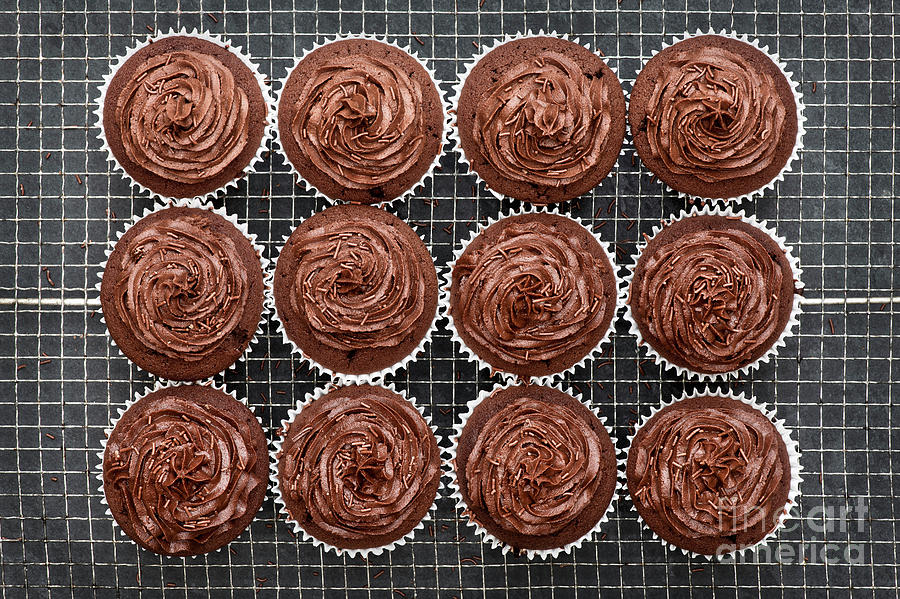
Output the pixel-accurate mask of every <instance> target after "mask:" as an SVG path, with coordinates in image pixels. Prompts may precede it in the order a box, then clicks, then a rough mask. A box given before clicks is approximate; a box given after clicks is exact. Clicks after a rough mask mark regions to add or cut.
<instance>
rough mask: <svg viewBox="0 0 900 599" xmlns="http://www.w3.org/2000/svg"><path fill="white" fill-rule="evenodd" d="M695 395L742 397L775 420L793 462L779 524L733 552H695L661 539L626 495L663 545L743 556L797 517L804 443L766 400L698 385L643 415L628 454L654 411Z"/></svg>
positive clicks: (712, 557)
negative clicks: (801, 443)
mask: <svg viewBox="0 0 900 599" xmlns="http://www.w3.org/2000/svg"><path fill="white" fill-rule="evenodd" d="M695 397H721V398H724V399H733V400H736V401H740V402H741V403H744V404H746V405H748V406H750V407H752V408H753V409H755V410H757V411H758V412H760V413H762V414H763V415H764V416H765V417H766V418H767V419H768V420H769V421H770V422H772V424H773V425H774V426H775V429H776V430H777V431H778V433H779V434H780V435H781V438H782V440H783V441H784V444H785V447H787V454H788V461H789V462H790V468H791V471H790V475H791V482H790V486H789V488H788V497H787V502H786V503H785V506H784V510H782V512H780V513H779V516H778V521H777V523H776V525H775V527H774V528H773V529H772V530H771V531H770V532H769V533H768V534H766V536H764V537H763V538H762V539H760V540H759V541H758V542H756V543H754V544H753V545H749V546H747V547H743V548H741V549H736V550H734V551H730V552H723V553H720V554H718V555H707V554H704V553H695V552H693V551H690V550H688V549H683V548H681V547H678V546H676V545H673V544H672V543H669V542H668V541H666V540H664V539H661V538H660V537H659V535H657V534H656V533H655V532H654V531H653V529H651V528H650V527H649V526H647V523H646V522H644V519H643V518H641V515H640V514H639V513H638V511H637V507H635V505H634V500H633V499H632V498H631V495H630V494H628V493H627V492H626V493H625V494H624V495H625V496H626V497H627V498H628V503H630V504H631V509H632V510H634V513H635V515H636V516H637V519H638V522H640V524H641V527H642V528H643V529H645V530H647V531H649V532H650V533H651V534H652V535H653V538H654V539H655V540H657V541H659V542H660V543H661V544H662V546H663V547H667V548H668V549H671V550H672V551H681V553H682V554H684V555H690V556H691V557H704V558H706V559H707V560H709V561H719V560H725V559H730V558H736V557H737V556H739V555H740V556H743V555H744V553H746V552H747V551H751V552H753V551H756V550H757V549H759V548H760V547H763V546H765V545H767V544H768V543H769V542H770V541H772V540H773V539H774V538H775V537H776V536H777V535H778V531H779V530H780V529H781V528H783V527H784V525H785V522H787V520H788V519H790V518H792V517H796V515H795V514H793V513H791V508H792V507H797V506H798V501H799V498H800V484H801V483H802V482H803V477H802V474H801V473H802V471H803V465H802V464H800V457H801V454H800V446H799V444H798V443H797V441H795V440H794V439H793V438H792V437H791V430H790V429H788V428H787V427H785V425H784V420H779V419H778V417H777V415H776V410H775V409H774V408H773V409H772V410H769V409H768V408H767V406H766V404H764V403H759V402H757V401H756V398H755V397H749V398H748V397H745V396H744V394H743V393H740V394H735V393H733V392H731V391H727V392H723V391H718V390H716V391H712V390H710V389H709V388H705V389H697V390H695V391H693V392H685V393H684V394H682V396H681V397H678V398H674V399H672V400H671V401H668V402H666V401H663V402H661V403H660V405H659V406H657V407H654V408H651V409H650V413H649V414H646V415H644V416H642V417H641V418H640V421H639V422H638V423H637V424H636V425H635V427H634V433H633V434H631V435H628V436H627V437H626V439H627V440H628V449H627V450H626V454H628V452H630V451H631V444H632V441H634V437H635V436H636V435H637V432H638V431H639V430H640V429H641V427H642V426H644V425H645V424H646V423H647V422H648V421H649V420H650V419H651V418H652V417H653V416H654V415H656V413H657V412H659V411H660V410H662V409H663V408H666V407H668V406H671V405H672V404H675V403H678V402H679V401H683V400H686V399H693V398H695ZM625 463H626V464H627V458H626V460H625Z"/></svg>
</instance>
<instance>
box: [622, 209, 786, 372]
mask: <svg viewBox="0 0 900 599" xmlns="http://www.w3.org/2000/svg"><path fill="white" fill-rule="evenodd" d="M705 215H706V216H722V217H726V218H739V219H740V220H741V221H743V222H745V223H747V224H749V225H752V226H753V227H756V228H757V229H759V230H761V231H763V232H764V233H766V234H767V235H769V236H770V237H771V238H772V239H773V240H774V241H775V242H776V243H777V244H778V246H779V247H780V248H781V249H782V250H783V251H784V254H785V257H786V258H787V260H788V262H789V263H790V265H791V272H792V273H793V277H794V286H795V292H794V298H793V305H792V307H791V313H790V316H789V318H788V321H787V323H786V324H785V325H784V330H783V331H782V332H781V335H779V337H778V339H776V340H775V342H774V343H773V344H772V346H771V347H770V348H769V349H767V350H766V351H765V352H764V353H763V354H762V355H761V356H760V357H759V358H757V359H756V360H754V361H753V362H751V363H749V364H747V365H746V366H742V367H741V368H738V369H736V370H731V371H728V372H720V373H705V372H696V371H694V370H690V369H689V368H685V367H683V366H679V365H678V364H674V363H673V362H670V361H669V360H667V359H666V358H664V357H663V356H662V355H661V354H660V353H659V352H657V351H656V350H655V349H653V346H652V345H650V344H649V343H648V342H647V341H645V340H644V338H643V336H642V335H641V331H640V328H639V327H638V324H637V321H636V320H635V319H634V314H633V313H632V310H631V302H630V301H629V298H630V293H631V291H630V289H631V282H632V280H633V279H634V273H635V269H636V268H637V264H638V260H639V259H640V257H641V254H642V253H643V251H644V250H645V249H646V247H647V245H648V244H649V243H650V241H652V240H653V238H654V237H656V235H657V234H659V232H660V231H662V230H663V228H664V226H667V225H670V224H672V223H674V222H677V221H680V220H682V219H685V218H690V217H692V216H705ZM802 274H803V271H802V269H801V268H800V261H799V259H798V258H797V257H795V256H794V255H793V252H792V247H791V246H789V245H787V242H786V240H785V238H784V237H781V236H779V235H778V234H777V233H776V232H775V230H774V229H771V228H769V226H768V224H767V223H766V221H764V220H763V221H760V220H757V219H756V217H754V216H753V215H747V214H745V213H744V211H743V210H733V209H732V208H731V207H730V206H726V207H724V208H723V207H719V206H710V205H702V206H694V207H692V208H691V209H690V210H689V211H688V210H681V212H680V213H679V214H678V216H672V217H670V218H669V219H667V220H666V221H665V225H658V226H654V227H653V234H652V235H649V236H647V237H645V238H644V241H643V242H641V243H640V244H639V245H638V248H637V253H636V254H635V255H634V258H633V261H632V263H631V264H630V265H628V274H627V275H626V276H625V283H624V285H623V290H624V296H623V297H624V303H625V312H624V314H623V315H622V316H623V318H624V319H625V320H626V321H627V322H628V332H629V333H631V334H632V335H634V336H635V337H637V344H638V347H639V348H643V349H644V351H646V352H647V357H649V358H652V359H653V361H654V363H656V364H658V365H659V366H661V367H663V368H665V369H672V370H674V371H675V372H676V374H677V375H678V376H683V377H687V378H691V379H699V380H700V381H723V380H726V379H728V378H729V377H732V376H733V377H737V376H740V375H748V374H750V373H751V372H752V371H754V370H756V369H758V368H759V367H760V365H762V364H765V363H767V362H769V361H770V360H772V359H773V358H775V357H776V356H777V355H778V351H779V349H780V348H782V347H784V346H785V345H786V340H787V338H788V337H791V336H792V335H793V334H794V328H795V327H799V326H800V313H801V312H802V308H801V299H802V296H801V293H800V292H801V291H802V289H803V282H802V281H801V279H800V276H801V275H802Z"/></svg>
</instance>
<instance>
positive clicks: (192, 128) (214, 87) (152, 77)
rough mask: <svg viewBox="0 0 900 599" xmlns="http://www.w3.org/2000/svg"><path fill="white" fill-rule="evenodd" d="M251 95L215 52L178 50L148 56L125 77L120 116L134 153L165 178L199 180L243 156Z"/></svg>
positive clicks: (125, 146)
mask: <svg viewBox="0 0 900 599" xmlns="http://www.w3.org/2000/svg"><path fill="white" fill-rule="evenodd" d="M249 113H250V103H249V100H248V98H247V94H246V93H245V92H244V90H243V89H242V88H241V87H240V85H238V83H237V82H236V80H235V76H234V74H233V73H232V71H231V70H230V69H229V68H228V67H226V66H225V65H224V64H222V62H221V61H220V60H218V59H217V58H216V57H215V56H212V55H210V54H206V53H202V52H195V51H191V50H172V51H169V52H165V53H162V54H158V55H156V56H151V57H149V58H147V59H146V60H145V61H144V62H143V63H142V64H141V65H140V66H139V67H138V68H137V69H136V70H135V72H134V75H133V76H132V77H131V79H130V80H129V81H128V82H127V83H125V84H124V87H123V88H122V89H121V91H120V92H119V93H118V96H117V100H116V109H115V119H116V121H117V124H118V128H119V132H120V141H121V144H122V147H123V149H124V151H125V153H126V155H127V156H128V158H129V159H130V160H131V161H132V162H133V163H135V164H137V165H140V166H141V167H142V168H144V169H146V170H148V171H150V172H152V173H155V174H156V175H158V176H159V177H162V178H163V179H166V180H169V181H174V182H177V183H183V184H199V183H203V182H204V181H207V180H209V179H212V178H215V177H216V176H217V175H219V174H220V173H221V172H222V171H223V170H224V169H225V168H226V167H228V166H229V165H230V164H231V163H232V162H233V161H234V160H235V159H236V158H238V156H240V155H241V154H242V153H243V152H244V150H245V148H246V146H247V144H248V142H249V139H250V135H251V131H250V130H251V121H250V119H249V118H248V115H249Z"/></svg>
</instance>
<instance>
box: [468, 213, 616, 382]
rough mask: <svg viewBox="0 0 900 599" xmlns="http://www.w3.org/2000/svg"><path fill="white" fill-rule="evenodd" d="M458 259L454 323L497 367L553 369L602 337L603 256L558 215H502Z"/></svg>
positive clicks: (605, 322)
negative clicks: (502, 216)
mask: <svg viewBox="0 0 900 599" xmlns="http://www.w3.org/2000/svg"><path fill="white" fill-rule="evenodd" d="M481 236H486V238H485V239H482V240H481V241H479V240H478V239H477V238H476V240H474V241H473V242H472V243H471V244H470V246H469V247H468V248H467V249H466V251H465V252H463V254H462V255H461V256H460V257H459V259H458V260H457V261H456V264H455V266H454V268H453V285H452V288H451V300H450V302H451V314H452V316H453V323H454V326H455V327H456V329H457V331H458V332H459V333H460V336H461V337H462V339H463V341H464V342H466V344H467V345H469V346H470V347H471V348H472V349H473V351H475V353H476V354H478V355H479V356H480V357H481V358H482V359H484V360H485V361H487V362H488V363H489V364H491V366H493V367H494V368H496V369H499V370H505V371H508V372H513V373H516V374H520V375H523V376H524V375H542V374H550V373H553V372H558V371H561V370H564V369H565V368H568V367H569V366H571V365H572V364H575V363H576V362H578V360H580V359H581V358H583V357H584V355H585V354H587V353H588V352H589V351H590V350H591V349H593V347H594V346H595V345H596V344H597V343H598V342H599V341H600V339H601V338H602V337H603V334H604V333H605V332H606V329H607V328H608V326H609V323H610V322H611V320H612V317H613V313H614V312H615V297H616V289H615V279H614V277H613V274H612V267H611V266H610V263H609V259H608V258H607V257H606V256H605V254H604V253H603V249H602V247H601V246H600V244H599V243H597V241H596V240H595V239H594V238H593V237H592V236H591V235H590V233H588V232H587V231H586V230H584V228H583V227H581V226H580V225H578V224H577V223H575V222H574V221H571V220H569V219H566V218H565V217H560V216H556V215H549V214H529V215H524V216H517V217H510V218H507V219H503V220H501V221H499V222H497V223H495V224H494V225H492V226H491V227H489V228H488V229H487V230H486V231H484V232H482V233H481V234H480V236H479V237H481Z"/></svg>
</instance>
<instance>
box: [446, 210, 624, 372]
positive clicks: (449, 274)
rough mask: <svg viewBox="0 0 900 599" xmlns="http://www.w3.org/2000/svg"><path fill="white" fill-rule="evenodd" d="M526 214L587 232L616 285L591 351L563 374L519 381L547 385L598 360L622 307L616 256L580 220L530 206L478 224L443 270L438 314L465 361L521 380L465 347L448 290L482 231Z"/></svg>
mask: <svg viewBox="0 0 900 599" xmlns="http://www.w3.org/2000/svg"><path fill="white" fill-rule="evenodd" d="M526 214H552V215H555V216H561V217H563V218H566V219H568V220H571V221H574V222H576V223H578V224H579V225H581V227H582V228H584V230H585V231H587V232H588V233H589V234H590V235H591V237H593V238H594V240H595V241H596V242H597V243H599V244H600V247H602V248H603V252H604V253H605V254H606V258H607V259H608V260H609V264H610V267H611V268H612V273H613V277H614V278H615V281H616V305H615V308H614V309H613V317H612V320H611V321H610V322H609V326H608V327H607V329H606V332H605V333H604V334H603V337H601V338H600V340H599V341H598V342H597V344H596V345H595V346H594V347H593V349H591V350H590V351H588V352H587V353H586V354H585V355H584V357H582V358H581V359H580V360H578V361H577V362H575V363H574V364H572V365H571V366H569V367H568V368H566V369H564V370H561V371H559V372H555V373H553V374H548V375H543V376H532V377H529V378H528V380H524V379H523V380H522V382H525V383H534V384H538V385H549V384H550V383H552V382H553V381H556V380H560V379H562V378H563V377H565V376H566V374H572V373H574V372H575V369H576V368H578V367H579V366H584V365H585V364H587V363H588V361H590V360H592V359H594V358H599V357H600V355H601V353H602V352H603V346H604V345H605V344H606V342H607V341H609V340H610V338H611V336H612V334H613V332H614V331H615V328H616V320H617V319H618V316H619V310H620V308H621V307H622V306H623V305H624V303H625V293H626V287H625V282H624V281H623V280H622V278H621V277H620V276H619V274H618V267H617V266H616V259H615V256H614V255H613V253H612V252H611V251H610V247H611V244H610V243H608V242H605V241H603V240H602V239H601V238H600V235H599V233H597V232H596V231H593V230H592V229H591V228H590V227H588V226H587V225H586V224H585V223H584V221H583V220H582V219H581V218H579V217H577V216H571V215H568V214H563V213H562V212H561V211H560V209H559V206H557V205H549V206H539V205H530V204H529V205H526V206H525V207H524V208H522V209H520V210H511V211H501V213H500V215H499V216H497V218H488V219H487V221H486V222H485V223H481V222H479V223H478V228H477V229H476V230H474V231H471V232H470V234H469V239H468V240H464V241H462V245H461V246H460V247H459V248H457V249H455V250H453V260H452V261H451V262H450V263H449V264H448V265H447V268H445V269H444V272H443V280H442V281H441V283H440V300H439V301H438V312H439V313H440V314H441V316H442V317H444V318H446V319H447V330H448V331H449V332H450V337H451V338H452V339H453V341H454V342H456V345H457V346H458V347H459V349H460V352H461V353H462V355H463V357H465V358H466V360H467V361H469V362H472V363H474V364H475V365H476V366H477V367H478V368H480V369H482V370H486V371H488V372H489V373H491V375H492V376H493V374H495V373H496V374H498V375H500V377H501V378H502V379H503V380H505V381H516V380H518V379H519V378H520V377H519V375H517V374H515V373H512V372H506V371H503V370H497V369H495V368H494V367H493V366H491V365H490V364H488V362H487V361H486V360H483V359H482V358H480V357H479V356H478V355H477V354H476V353H475V351H474V350H473V349H471V348H470V347H469V346H468V345H466V343H465V342H464V341H463V339H462V337H460V335H459V331H458V330H457V328H456V324H455V323H454V321H453V316H452V314H451V313H450V289H451V287H452V285H453V269H454V267H455V266H456V262H457V261H458V260H459V258H460V256H462V255H463V253H465V251H466V249H468V247H469V244H471V243H472V241H474V240H475V238H476V237H478V236H479V235H481V234H482V233H483V232H484V230H485V229H487V228H488V227H490V226H491V225H493V224H495V223H497V222H500V221H502V220H504V219H506V218H510V217H513V216H522V215H526Z"/></svg>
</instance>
